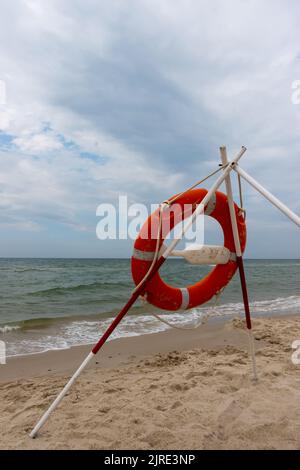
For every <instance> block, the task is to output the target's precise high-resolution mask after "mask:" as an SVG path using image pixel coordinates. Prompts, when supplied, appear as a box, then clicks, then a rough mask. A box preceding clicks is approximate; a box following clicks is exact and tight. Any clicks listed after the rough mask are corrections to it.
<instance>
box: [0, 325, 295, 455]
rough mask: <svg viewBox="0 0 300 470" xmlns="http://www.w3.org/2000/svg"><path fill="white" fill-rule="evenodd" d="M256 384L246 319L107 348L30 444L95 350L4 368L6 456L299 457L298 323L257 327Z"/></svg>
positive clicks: (1, 404) (0, 373)
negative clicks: (41, 452) (29, 452)
mask: <svg viewBox="0 0 300 470" xmlns="http://www.w3.org/2000/svg"><path fill="white" fill-rule="evenodd" d="M254 333H255V345H256V357H257V367H258V372H259V380H258V382H254V381H253V380H252V374H251V363H250V361H249V358H248V354H247V346H248V338H247V334H245V331H244V324H243V322H242V321H241V320H239V319H235V320H231V321H229V322H228V323H226V324H217V325H213V326H207V325H205V326H204V327H200V328H199V329H197V330H195V331H189V332H187V331H183V332H182V331H178V330H169V331H167V332H164V333H158V334H153V335H146V336H140V337H134V338H126V339H121V340H115V341H111V342H110V343H108V344H107V345H106V346H105V347H104V349H103V352H102V353H101V355H99V357H97V358H96V360H95V361H94V364H92V366H91V368H89V369H88V370H87V371H85V372H84V373H83V375H82V376H81V378H80V379H79V380H78V381H77V383H76V384H75V386H74V387H73V389H72V390H71V392H70V393H69V394H68V396H67V397H65V399H64V401H63V402H62V403H61V405H60V407H59V408H58V409H57V410H56V411H55V412H54V414H53V415H52V417H51V418H50V420H49V421H48V423H47V424H46V425H45V427H44V428H43V429H42V430H41V432H40V435H39V437H38V438H36V439H34V440H32V439H30V438H29V437H28V435H27V433H28V432H29V431H30V430H31V428H32V427H33V425H34V424H35V422H36V420H37V419H38V418H39V417H40V416H41V414H42V412H43V411H44V410H45V409H46V407H47V406H48V405H49V404H50V403H51V401H52V400H53V399H54V398H55V396H56V394H57V393H58V392H59V391H60V390H61V387H62V386H63V385H64V383H65V382H66V380H67V378H68V377H69V374H70V372H71V371H72V370H73V369H74V368H75V367H76V366H77V365H78V363H79V362H80V361H81V359H82V358H83V357H84V356H85V354H86V352H87V351H88V349H89V348H85V347H84V348H82V347H78V348H72V349H71V350H67V351H53V352H50V353H46V354H39V355H35V356H27V357H23V358H17V359H13V360H10V361H9V362H8V364H7V365H6V366H0V380H1V383H0V429H1V438H0V448H1V449H112V450H113V449H299V448H300V406H299V405H300V365H294V364H293V363H292V361H291V354H292V352H293V351H292V349H291V344H292V342H293V341H294V340H296V339H299V340H300V318H299V317H298V318H297V317H289V318H272V319H255V320H254Z"/></svg>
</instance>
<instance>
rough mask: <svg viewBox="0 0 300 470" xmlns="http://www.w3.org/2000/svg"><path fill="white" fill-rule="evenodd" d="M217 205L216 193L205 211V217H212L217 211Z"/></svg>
mask: <svg viewBox="0 0 300 470" xmlns="http://www.w3.org/2000/svg"><path fill="white" fill-rule="evenodd" d="M216 204H217V197H216V193H214V194H213V195H212V197H211V198H210V200H209V201H208V203H207V206H206V208H205V211H204V214H205V215H210V214H212V213H213V211H214V210H215V208H216Z"/></svg>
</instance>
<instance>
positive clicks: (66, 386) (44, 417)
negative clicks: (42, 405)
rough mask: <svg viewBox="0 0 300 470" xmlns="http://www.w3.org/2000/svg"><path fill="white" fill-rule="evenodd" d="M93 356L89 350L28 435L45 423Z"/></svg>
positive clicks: (36, 431) (31, 434)
mask: <svg viewBox="0 0 300 470" xmlns="http://www.w3.org/2000/svg"><path fill="white" fill-rule="evenodd" d="M94 356H95V354H94V353H92V352H90V353H89V355H88V356H87V357H86V358H85V360H84V361H83V363H82V364H81V365H80V367H78V369H77V370H76V372H75V374H74V375H73V376H72V377H71V378H70V380H69V382H68V383H67V384H66V385H65V386H64V388H63V389H62V391H61V392H60V394H59V395H58V396H57V397H56V399H55V400H54V402H53V403H52V404H51V406H50V407H49V408H48V410H47V411H46V412H45V413H44V414H43V416H42V417H41V419H40V420H39V421H38V422H37V424H36V425H35V427H34V428H33V430H32V431H31V433H30V434H29V436H30V437H32V438H34V437H35V436H36V435H37V433H38V432H39V430H40V429H41V427H42V426H43V425H44V424H45V422H46V421H47V419H48V418H49V416H50V415H51V413H52V411H54V410H55V408H57V407H58V405H59V404H60V402H61V401H62V399H63V398H64V396H65V395H66V393H68V391H69V389H70V388H71V387H72V385H73V383H74V382H75V380H76V379H77V377H78V376H79V375H80V374H81V372H82V371H83V370H84V369H85V368H86V366H87V365H88V363H89V362H90V361H91V359H92V358H93V357H94Z"/></svg>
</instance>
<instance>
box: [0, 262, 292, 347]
mask: <svg viewBox="0 0 300 470" xmlns="http://www.w3.org/2000/svg"><path fill="white" fill-rule="evenodd" d="M212 268H213V267H209V266H196V265H190V264H188V263H186V262H185V261H184V260H182V259H170V260H168V261H167V262H166V263H165V265H164V266H163V267H162V270H161V275H162V277H163V279H164V280H165V281H166V282H168V283H170V284H172V285H174V286H177V287H185V286H186V285H189V284H193V283H195V282H196V281H198V280H200V279H201V278H202V277H203V276H204V275H205V274H207V272H208V271H209V270H210V269H212ZM245 271H246V277H247V282H248V289H249V298H250V306H251V312H252V315H253V316H255V317H260V316H268V317H272V316H276V315H290V314H297V313H299V314H300V260H292V259H289V260H263V259H260V260H253V259H251V260H245ZM133 287H134V285H133V282H132V278H131V271H130V260H128V259H44V258H43V259H36V258H34V259H24V258H22V259H11V258H10V259H5V258H2V259H0V341H4V342H5V345H6V353H7V356H17V355H27V354H35V353H42V352H45V351H49V350H53V349H68V348H70V347H72V346H77V345H84V344H93V343H95V342H96V341H97V340H98V339H99V337H100V336H101V335H102V334H103V332H104V331H105V329H106V328H107V327H108V326H109V324H110V323H111V322H112V320H113V319H114V317H115V316H116V314H117V313H118V312H119V310H120V309H121V307H122V306H123V304H124V303H125V302H126V301H127V300H128V298H129V296H130V294H131V291H132V289H133ZM215 304H216V301H215V300H213V301H211V302H210V303H208V304H205V305H202V306H200V307H198V308H194V309H191V310H187V311H183V312H180V311H178V312H175V313H174V312H167V311H159V310H158V309H156V308H155V307H153V306H152V305H150V304H148V303H145V302H144V301H143V300H138V301H137V302H136V304H135V305H134V306H133V307H132V309H131V310H130V313H129V314H128V315H127V316H126V317H125V318H124V319H123V321H122V322H121V324H120V325H119V326H118V328H117V329H116V330H115V332H114V333H113V334H112V336H111V338H110V339H114V338H119V337H129V336H138V335H143V334H151V333H155V332H159V331H164V330H166V329H168V328H169V327H168V326H167V325H166V324H165V323H162V322H160V321H159V320H157V319H156V318H155V317H154V316H153V312H154V313H156V314H160V316H161V317H162V318H163V319H166V320H168V322H170V323H174V324H176V325H179V326H180V325H181V326H183V327H190V326H193V325H195V324H197V323H198V322H200V320H201V319H202V318H203V316H205V317H206V316H207V314H208V313H211V312H212V315H211V318H210V319H209V321H216V320H217V319H220V318H221V319H222V318H223V319H229V318H232V317H241V318H242V317H243V315H244V313H243V304H242V298H241V289H240V284H239V277H238V274H236V275H235V277H234V279H233V280H232V281H231V283H230V284H229V285H228V286H227V288H226V289H225V290H224V292H223V293H222V295H221V296H220V297H219V298H218V299H217V305H216V306H215Z"/></svg>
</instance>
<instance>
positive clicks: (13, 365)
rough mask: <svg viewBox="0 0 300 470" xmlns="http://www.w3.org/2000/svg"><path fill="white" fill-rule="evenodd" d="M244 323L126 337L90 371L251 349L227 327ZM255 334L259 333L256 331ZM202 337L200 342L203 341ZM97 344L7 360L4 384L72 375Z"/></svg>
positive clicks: (0, 371) (0, 368) (1, 369)
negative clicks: (192, 353)
mask: <svg viewBox="0 0 300 470" xmlns="http://www.w3.org/2000/svg"><path fill="white" fill-rule="evenodd" d="M297 317H299V322H300V313H299V314H289V315H275V316H273V317H270V316H265V317H252V320H253V321H254V322H256V321H259V320H260V319H261V320H264V319H265V320H276V319H294V318H297ZM234 321H240V322H243V319H241V318H238V317H236V318H225V319H222V320H220V319H212V320H211V322H209V323H206V324H204V325H200V326H199V327H198V328H196V329H192V330H184V329H182V330H178V329H172V328H168V329H166V330H164V331H160V332H155V333H145V334H141V335H137V336H126V337H121V338H116V339H112V340H110V341H107V342H106V343H105V345H104V346H103V348H102V349H101V351H100V352H99V353H98V354H97V355H96V356H95V358H94V360H93V361H92V363H91V365H90V366H89V368H91V367H93V366H95V365H100V366H101V367H104V368H113V367H119V366H122V365H126V364H128V363H132V362H137V361H139V360H141V359H144V358H146V357H148V356H152V355H154V354H156V353H167V352H169V351H170V350H172V349H177V350H179V351H186V350H188V349H190V348H197V347H203V348H208V347H210V348H212V349H216V350H218V349H220V348H222V347H223V346H224V345H226V344H228V345H232V346H234V347H239V348H244V349H245V350H247V348H248V336H247V331H246V329H245V331H243V330H239V333H238V334H237V332H235V331H234V330H231V331H229V330H228V328H226V325H229V324H230V323H231V322H234ZM254 333H255V330H254ZM199 337H200V341H199ZM93 345H94V343H90V344H85V345H76V346H72V347H70V348H64V349H53V350H49V351H41V352H37V353H30V354H20V355H16V356H10V357H8V358H7V363H6V364H5V365H0V384H2V383H5V382H7V381H13V380H19V379H27V378H31V377H41V376H43V375H47V374H48V373H49V375H53V374H62V373H72V372H73V371H74V370H75V369H76V368H77V367H78V366H79V365H80V363H81V362H82V361H83V359H84V358H85V357H86V356H87V354H88V353H89V352H90V351H91V348H92V346H93Z"/></svg>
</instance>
